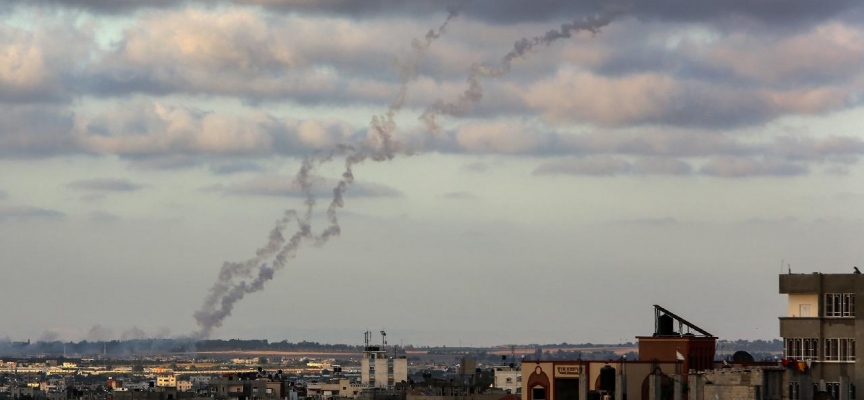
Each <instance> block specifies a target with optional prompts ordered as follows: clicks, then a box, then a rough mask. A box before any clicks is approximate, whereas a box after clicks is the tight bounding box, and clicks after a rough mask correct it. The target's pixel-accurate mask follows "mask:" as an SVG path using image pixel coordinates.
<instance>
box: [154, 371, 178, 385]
mask: <svg viewBox="0 0 864 400" xmlns="http://www.w3.org/2000/svg"><path fill="white" fill-rule="evenodd" d="M156 386H158V387H173V388H176V387H177V377H176V376H174V374H165V375H159V376H157V377H156Z"/></svg>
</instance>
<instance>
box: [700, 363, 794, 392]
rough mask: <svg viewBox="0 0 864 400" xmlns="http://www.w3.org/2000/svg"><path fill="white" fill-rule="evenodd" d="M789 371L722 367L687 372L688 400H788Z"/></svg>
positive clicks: (768, 368) (777, 368) (790, 374)
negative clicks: (688, 378)
mask: <svg viewBox="0 0 864 400" xmlns="http://www.w3.org/2000/svg"><path fill="white" fill-rule="evenodd" d="M791 376H792V372H791V371H789V370H787V369H785V368H783V367H780V366H776V365H775V366H760V367H750V368H721V369H717V370H711V371H702V372H696V373H693V374H690V380H689V385H688V395H689V398H690V400H715V399H724V400H751V399H759V400H784V399H785V400H788V393H787V391H786V390H785V388H786V387H787V386H788V383H789V378H790V377H791Z"/></svg>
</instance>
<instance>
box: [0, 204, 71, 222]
mask: <svg viewBox="0 0 864 400" xmlns="http://www.w3.org/2000/svg"><path fill="white" fill-rule="evenodd" d="M65 216H66V214H64V213H62V212H60V211H56V210H50V209H47V208H39V207H31V206H16V205H0V221H6V220H14V221H26V220H32V219H49V220H52V219H53V220H56V219H63V218H64V217H65Z"/></svg>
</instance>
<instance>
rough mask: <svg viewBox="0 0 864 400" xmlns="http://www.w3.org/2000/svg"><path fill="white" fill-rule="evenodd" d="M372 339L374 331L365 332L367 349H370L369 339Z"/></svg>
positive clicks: (364, 340) (364, 337) (364, 339)
mask: <svg viewBox="0 0 864 400" xmlns="http://www.w3.org/2000/svg"><path fill="white" fill-rule="evenodd" d="M370 340H372V332H370V331H366V332H364V333H363V342H364V343H365V344H366V350H367V351H368V350H369V341H370Z"/></svg>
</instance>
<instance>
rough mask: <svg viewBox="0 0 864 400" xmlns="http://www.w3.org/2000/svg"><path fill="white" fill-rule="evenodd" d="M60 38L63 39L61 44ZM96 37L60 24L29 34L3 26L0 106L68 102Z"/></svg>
mask: <svg viewBox="0 0 864 400" xmlns="http://www.w3.org/2000/svg"><path fill="white" fill-rule="evenodd" d="M58 38H61V39H60V40H58ZM92 42H93V41H92V37H91V36H90V34H89V32H88V31H87V30H82V29H78V28H76V27H75V26H74V25H72V24H69V23H61V22H58V23H56V24H49V25H48V26H44V25H41V26H38V27H37V28H35V29H33V30H25V29H21V28H17V27H13V26H10V25H8V24H6V23H0V102H5V103H20V104H23V103H38V102H58V101H68V100H70V99H71V98H72V97H73V96H74V91H73V85H72V83H73V82H74V76H76V74H79V73H82V72H83V69H84V68H83V65H85V63H79V62H70V60H78V59H86V58H87V57H88V50H89V49H91V44H92Z"/></svg>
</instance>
